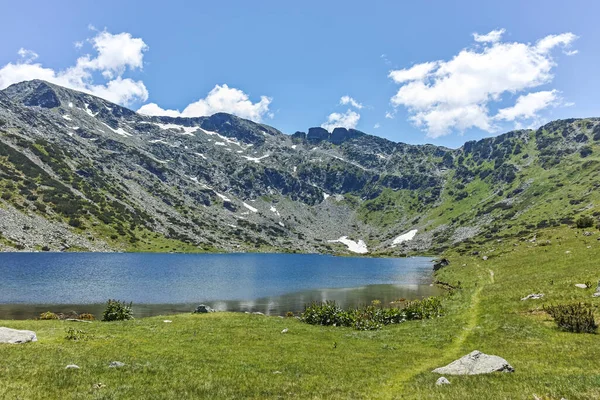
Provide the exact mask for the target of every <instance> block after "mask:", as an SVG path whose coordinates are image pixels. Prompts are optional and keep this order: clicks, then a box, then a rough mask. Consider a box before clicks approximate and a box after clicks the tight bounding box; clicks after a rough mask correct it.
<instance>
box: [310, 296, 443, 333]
mask: <svg viewBox="0 0 600 400" xmlns="http://www.w3.org/2000/svg"><path fill="white" fill-rule="evenodd" d="M441 313H442V304H441V301H440V299H438V298H435V297H430V298H427V299H423V300H415V301H411V302H408V303H407V304H406V305H405V307H403V308H396V307H382V306H381V302H379V301H378V300H375V301H373V302H372V303H371V304H370V305H368V306H364V307H359V308H355V309H350V310H343V309H342V308H341V307H339V306H338V305H337V304H336V303H335V302H334V301H326V302H324V303H323V302H314V303H311V304H309V305H307V306H305V307H304V312H303V313H302V315H301V319H302V321H304V322H306V323H307V324H311V325H333V326H351V327H353V328H354V329H357V330H362V331H364V330H376V329H381V328H382V327H383V326H385V325H390V324H399V323H401V322H404V321H407V320H416V319H428V318H435V317H438V316H440V315H441Z"/></svg>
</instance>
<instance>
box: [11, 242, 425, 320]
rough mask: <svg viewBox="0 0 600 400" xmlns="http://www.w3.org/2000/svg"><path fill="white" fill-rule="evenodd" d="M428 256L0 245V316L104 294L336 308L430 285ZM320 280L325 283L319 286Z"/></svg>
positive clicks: (254, 306)
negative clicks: (328, 303)
mask: <svg viewBox="0 0 600 400" xmlns="http://www.w3.org/2000/svg"><path fill="white" fill-rule="evenodd" d="M431 273H432V266H431V259H429V258H425V257H420V258H419V257H417V258H355V257H332V256H322V255H306V254H305V255H301V254H139V253H129V254H128V253H121V254H116V253H111V254H102V253H3V254H2V253H0V319H4V318H14V319H21V318H32V317H36V316H38V315H39V313H41V312H44V311H48V310H50V311H54V312H64V313H68V312H70V311H72V310H74V311H77V312H91V313H93V314H95V315H96V316H99V315H100V314H101V312H102V310H103V308H104V303H105V302H106V300H107V299H109V298H113V299H120V300H124V301H132V302H133V303H134V313H135V315H136V316H138V317H141V316H148V315H160V314H169V313H177V312H189V311H191V310H193V309H194V308H195V306H196V305H197V304H200V303H205V304H209V305H211V306H212V307H213V308H215V309H217V310H222V311H226V310H227V311H250V312H253V311H260V312H263V313H265V314H284V313H285V312H287V311H293V312H299V311H302V309H303V307H304V305H305V304H306V303H310V302H312V301H323V300H335V301H337V302H338V303H340V304H341V305H342V306H344V307H353V306H357V305H362V304H367V303H369V302H371V301H372V300H375V299H378V300H381V301H382V302H383V303H387V302H390V301H392V300H395V299H398V298H407V299H415V298H421V297H424V296H429V295H432V294H436V293H437V289H436V288H434V287H431V286H429V284H430V283H431ZM321 288H329V289H321Z"/></svg>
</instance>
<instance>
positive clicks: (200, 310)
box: [194, 304, 215, 314]
mask: <svg viewBox="0 0 600 400" xmlns="http://www.w3.org/2000/svg"><path fill="white" fill-rule="evenodd" d="M211 312H215V310H213V309H212V308H210V307H209V306H207V305H205V304H200V305H199V306H198V307H196V309H195V310H194V313H195V314H206V313H211Z"/></svg>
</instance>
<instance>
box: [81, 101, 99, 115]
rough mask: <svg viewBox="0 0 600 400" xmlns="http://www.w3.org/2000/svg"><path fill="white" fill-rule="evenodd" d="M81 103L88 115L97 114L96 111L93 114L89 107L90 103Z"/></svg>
mask: <svg viewBox="0 0 600 400" xmlns="http://www.w3.org/2000/svg"><path fill="white" fill-rule="evenodd" d="M83 105H84V106H85V112H86V113H88V115H89V116H90V117H95V116H96V115H98V113H96V114H94V113H93V112H92V110H90V108H89V107H90V105H89V104H88V103H83Z"/></svg>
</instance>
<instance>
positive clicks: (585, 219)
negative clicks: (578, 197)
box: [575, 215, 595, 229]
mask: <svg viewBox="0 0 600 400" xmlns="http://www.w3.org/2000/svg"><path fill="white" fill-rule="evenodd" d="M594 222H595V221H594V218H592V217H590V216H588V215H582V216H581V217H579V218H577V220H576V221H575V225H577V227H578V228H580V229H583V228H591V227H592V226H594Z"/></svg>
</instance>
